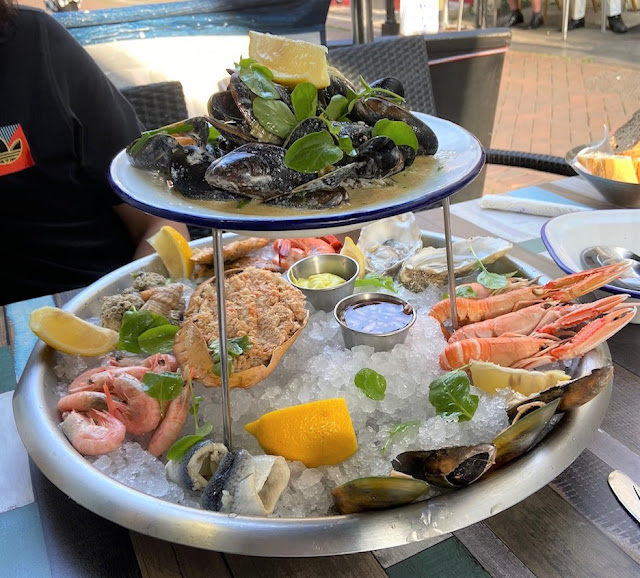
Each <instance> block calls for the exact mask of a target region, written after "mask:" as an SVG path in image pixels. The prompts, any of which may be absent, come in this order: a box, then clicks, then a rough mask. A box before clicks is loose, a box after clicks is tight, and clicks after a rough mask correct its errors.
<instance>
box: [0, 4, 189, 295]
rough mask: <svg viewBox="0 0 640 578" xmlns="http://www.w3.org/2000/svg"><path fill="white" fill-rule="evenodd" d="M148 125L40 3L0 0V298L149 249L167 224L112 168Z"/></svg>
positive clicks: (92, 275) (114, 264)
mask: <svg viewBox="0 0 640 578" xmlns="http://www.w3.org/2000/svg"><path fill="white" fill-rule="evenodd" d="M143 130H144V127H143V126H142V124H141V123H140V121H139V120H138V117H137V116H136V114H135V111H134V110H133V108H132V106H131V105H130V104H129V102H128V101H127V100H126V99H125V98H124V96H123V95H122V94H121V93H120V92H119V91H118V90H117V89H116V88H115V86H114V85H113V84H112V83H111V82H110V81H109V79H108V78H107V77H106V75H105V74H104V73H103V72H102V70H101V69H100V67H99V66H98V65H97V64H96V62H95V61H94V60H93V59H92V58H91V56H90V55H89V53H88V52H87V51H86V50H85V49H84V48H83V47H82V46H81V45H80V44H79V43H78V42H77V41H76V40H75V39H74V38H73V37H72V36H71V34H69V32H68V31H67V30H66V29H65V28H64V27H63V26H62V25H61V24H60V23H58V22H57V21H56V20H55V18H53V17H52V16H50V15H48V14H46V13H45V12H44V11H42V10H38V9H35V8H26V7H18V6H16V5H14V3H13V0H0V198H1V200H2V203H3V205H2V212H1V213H0V215H1V219H0V270H1V271H2V283H0V304H3V305H4V304H7V303H11V302H14V301H20V300H23V299H28V298H31V297H37V296H41V295H45V294H50V293H56V292H60V291H65V290H69V289H75V288H78V287H82V286H85V285H88V284H90V283H92V282H93V281H95V280H96V279H98V278H100V277H102V276H103V275H105V274H106V273H108V272H110V271H113V270H114V269H116V268H118V267H120V266H121V265H124V264H126V263H128V262H130V261H131V260H132V259H136V258H138V257H141V256H143V255H146V254H150V253H152V252H153V249H152V247H151V246H150V245H149V244H148V243H147V242H146V240H147V239H148V238H149V237H150V236H151V235H152V234H153V233H155V232H156V231H157V230H158V229H159V228H160V227H162V226H163V225H166V224H170V225H172V226H173V227H175V228H176V229H177V230H178V231H179V232H180V233H182V234H183V235H184V236H185V237H186V238H187V239H188V238H189V233H188V230H187V227H186V226H185V225H183V224H178V223H174V222H172V221H168V220H165V219H161V218H158V217H154V216H151V215H148V214H146V213H144V212H142V211H140V210H138V209H136V208H134V207H132V206H131V205H128V204H126V203H123V202H122V200H121V199H120V198H119V197H118V196H117V195H116V194H115V193H114V192H113V190H112V189H111V186H110V185H109V182H108V180H107V174H108V170H109V166H110V163H111V161H112V159H113V157H114V156H115V155H116V154H117V153H118V152H119V151H120V150H122V149H123V148H124V147H126V146H127V145H128V144H129V143H130V142H132V141H133V140H135V139H136V138H138V137H139V136H140V133H141V132H142V131H143Z"/></svg>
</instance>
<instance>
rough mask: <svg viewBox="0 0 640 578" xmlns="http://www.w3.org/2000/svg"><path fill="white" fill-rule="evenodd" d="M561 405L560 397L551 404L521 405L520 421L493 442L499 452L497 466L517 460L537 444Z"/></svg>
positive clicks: (515, 422) (529, 403) (534, 403)
mask: <svg viewBox="0 0 640 578" xmlns="http://www.w3.org/2000/svg"><path fill="white" fill-rule="evenodd" d="M532 404H533V405H532ZM559 405H560V398H559V397H558V398H556V399H554V400H553V401H550V402H549V403H544V402H540V401H533V402H528V403H526V404H521V405H520V406H519V415H518V416H517V417H518V419H517V420H515V421H514V422H513V423H512V424H511V425H510V426H509V427H508V428H506V429H505V430H503V431H502V432H500V433H499V434H498V435H497V436H496V437H495V438H494V440H493V445H494V446H495V447H496V450H497V453H496V466H499V465H502V464H505V463H507V462H510V461H511V460H514V459H516V458H517V457H519V456H521V455H522V454H524V453H525V452H527V451H529V450H530V449H531V448H532V447H533V446H534V445H535V444H537V443H538V441H540V439H541V438H542V435H543V433H544V431H545V428H546V427H547V425H548V423H549V421H550V420H551V418H552V417H553V414H554V413H555V412H556V410H557V408H558V406H559Z"/></svg>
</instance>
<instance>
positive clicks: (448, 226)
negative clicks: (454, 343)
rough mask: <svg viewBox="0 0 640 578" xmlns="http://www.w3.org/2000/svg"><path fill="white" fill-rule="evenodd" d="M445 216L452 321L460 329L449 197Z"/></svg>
mask: <svg viewBox="0 0 640 578" xmlns="http://www.w3.org/2000/svg"><path fill="white" fill-rule="evenodd" d="M442 214H443V217H444V243H445V248H446V251H447V274H448V278H449V304H450V306H451V323H452V324H453V329H454V331H455V330H456V329H458V314H457V309H456V274H455V271H454V269H453V247H452V246H451V213H450V212H449V197H447V198H446V199H444V201H442Z"/></svg>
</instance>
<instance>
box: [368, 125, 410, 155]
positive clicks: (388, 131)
mask: <svg viewBox="0 0 640 578" xmlns="http://www.w3.org/2000/svg"><path fill="white" fill-rule="evenodd" d="M371 136H387V137H389V138H390V139H391V140H392V141H393V142H394V143H396V146H401V145H407V146H410V147H411V148H412V149H413V150H414V151H417V150H418V137H417V136H416V133H415V132H413V129H412V128H411V127H410V126H409V125H408V124H407V123H406V122H403V121H401V120H389V119H387V118H381V119H380V120H379V121H378V122H376V124H375V126H374V127H373V131H372V132H371Z"/></svg>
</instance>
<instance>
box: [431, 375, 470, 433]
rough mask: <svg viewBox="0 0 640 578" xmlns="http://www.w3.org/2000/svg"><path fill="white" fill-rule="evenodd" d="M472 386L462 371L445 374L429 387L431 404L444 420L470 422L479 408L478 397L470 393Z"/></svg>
mask: <svg viewBox="0 0 640 578" xmlns="http://www.w3.org/2000/svg"><path fill="white" fill-rule="evenodd" d="M470 386H471V383H470V382H469V378H468V377H467V374H466V373H465V372H464V371H462V370H461V369H457V370H455V371H450V372H449V373H445V374H444V375H443V376H441V377H438V378H437V379H434V380H433V381H432V382H431V384H430V385H429V403H431V405H432V406H433V407H435V409H436V414H437V415H439V416H441V417H443V418H449V417H457V418H458V421H469V420H470V419H471V418H472V417H473V416H474V414H475V412H476V409H477V407H478V396H477V395H473V394H471V393H469V391H470Z"/></svg>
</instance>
